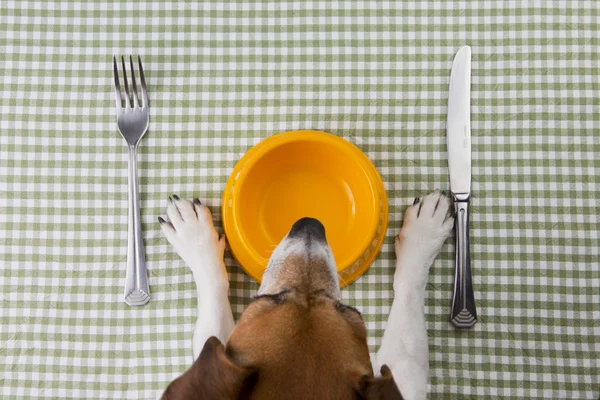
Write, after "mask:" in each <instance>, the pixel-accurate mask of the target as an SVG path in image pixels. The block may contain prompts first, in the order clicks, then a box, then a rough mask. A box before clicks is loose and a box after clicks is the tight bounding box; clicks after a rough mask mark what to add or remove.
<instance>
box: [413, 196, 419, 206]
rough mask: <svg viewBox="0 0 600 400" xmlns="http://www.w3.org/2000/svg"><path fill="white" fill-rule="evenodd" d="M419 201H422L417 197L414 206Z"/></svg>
mask: <svg viewBox="0 0 600 400" xmlns="http://www.w3.org/2000/svg"><path fill="white" fill-rule="evenodd" d="M419 201H421V199H419V198H418V197H415V201H413V206H414V205H415V204H417V203H418V202H419Z"/></svg>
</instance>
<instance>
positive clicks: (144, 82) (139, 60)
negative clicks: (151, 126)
mask: <svg viewBox="0 0 600 400" xmlns="http://www.w3.org/2000/svg"><path fill="white" fill-rule="evenodd" d="M138 65H139V67H140V80H141V82H142V96H143V97H144V107H148V92H147V91H146V78H144V68H142V58H141V57H140V56H139V55H138Z"/></svg>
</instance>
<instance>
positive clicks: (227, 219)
mask: <svg viewBox="0 0 600 400" xmlns="http://www.w3.org/2000/svg"><path fill="white" fill-rule="evenodd" d="M302 217H313V218H317V219H318V220H319V221H321V222H322V223H323V225H324V226H325V232H326V235H327V241H328V242H329V244H330V246H331V249H332V251H333V255H334V257H335V261H336V263H337V268H338V272H339V274H340V285H341V286H342V287H343V286H346V285H348V284H350V283H352V282H354V281H355V280H356V279H357V278H358V277H360V276H361V275H362V274H363V273H364V272H365V271H366V270H367V269H368V268H369V266H370V265H371V262H372V261H373V260H374V259H375V256H376V255H377V253H378V252H379V250H380V249H381V245H382V243H383V239H384V237H385V232H386V229H387V222H388V220H387V218H388V204H387V196H386V193H385V188H384V185H383V181H382V180H381V177H380V176H379V174H378V173H377V169H375V166H374V165H373V163H372V162H371V160H369V158H368V157H367V156H366V155H365V154H364V153H363V152H361V151H360V150H359V149H358V148H357V147H356V146H354V145H353V144H351V143H350V142H348V141H346V140H344V139H342V138H340V137H337V136H334V135H331V134H329V133H324V132H317V131H295V132H287V133H281V134H278V135H274V136H271V137H270V138H268V139H265V140H263V141H262V142H260V143H259V144H257V145H256V146H254V147H253V148H252V149H250V150H249V151H248V152H247V153H246V154H245V155H244V156H243V157H242V159H241V160H240V161H239V162H238V163H237V165H236V166H235V168H234V169H233V172H232V173H231V176H230V177H229V179H228V181H227V185H226V186H225V193H224V195H223V226H224V229H225V234H226V235H227V239H228V241H229V246H230V248H231V251H232V253H233V256H234V257H235V258H236V260H237V261H238V262H239V264H240V266H241V267H242V269H243V270H244V271H246V273H247V274H248V275H250V276H251V277H252V278H253V279H255V280H256V281H258V282H260V281H261V278H262V275H263V272H264V270H265V268H266V267H267V263H268V261H269V258H270V257H271V254H272V252H273V250H274V249H275V247H276V246H277V244H279V242H280V241H281V240H282V239H283V238H284V237H285V235H286V234H287V233H288V232H289V230H290V228H291V227H292V225H293V223H294V222H296V221H297V220H298V219H300V218H302Z"/></svg>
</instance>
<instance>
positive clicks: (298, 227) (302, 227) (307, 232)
mask: <svg viewBox="0 0 600 400" xmlns="http://www.w3.org/2000/svg"><path fill="white" fill-rule="evenodd" d="M301 236H312V237H313V238H315V239H318V240H322V241H327V239H326V238H325V227H324V226H323V224H322V223H321V221H319V220H318V219H315V218H309V217H304V218H300V219H299V220H298V221H296V222H295V223H294V225H292V229H291V230H290V233H289V234H288V237H290V238H294V237H301Z"/></svg>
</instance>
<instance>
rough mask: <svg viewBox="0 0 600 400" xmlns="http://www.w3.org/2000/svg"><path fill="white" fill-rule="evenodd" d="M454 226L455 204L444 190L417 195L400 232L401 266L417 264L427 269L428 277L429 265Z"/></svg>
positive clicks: (398, 248) (398, 256)
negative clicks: (419, 196)
mask: <svg viewBox="0 0 600 400" xmlns="http://www.w3.org/2000/svg"><path fill="white" fill-rule="evenodd" d="M453 226H454V216H453V208H452V204H451V202H450V199H449V198H448V197H447V196H446V194H445V193H444V192H441V191H439V190H436V191H435V192H433V193H430V194H429V195H427V196H425V197H424V198H422V199H420V198H418V197H417V198H416V199H415V201H414V202H413V204H412V205H411V206H410V207H408V209H407V210H406V213H405V214H404V223H403V224H402V230H401V231H400V234H399V235H398V236H396V242H395V248H396V256H397V258H398V267H399V268H402V267H404V266H414V267H413V268H419V269H420V270H425V271H424V272H425V279H426V276H427V273H428V272H429V266H430V265H431V264H432V263H433V260H434V259H435V257H436V256H437V255H438V254H439V252H440V250H441V248H442V245H443V244H444V242H445V241H446V239H447V238H448V236H450V232H451V231H452V227H453ZM413 272H415V271H413ZM417 275H418V274H417Z"/></svg>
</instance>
